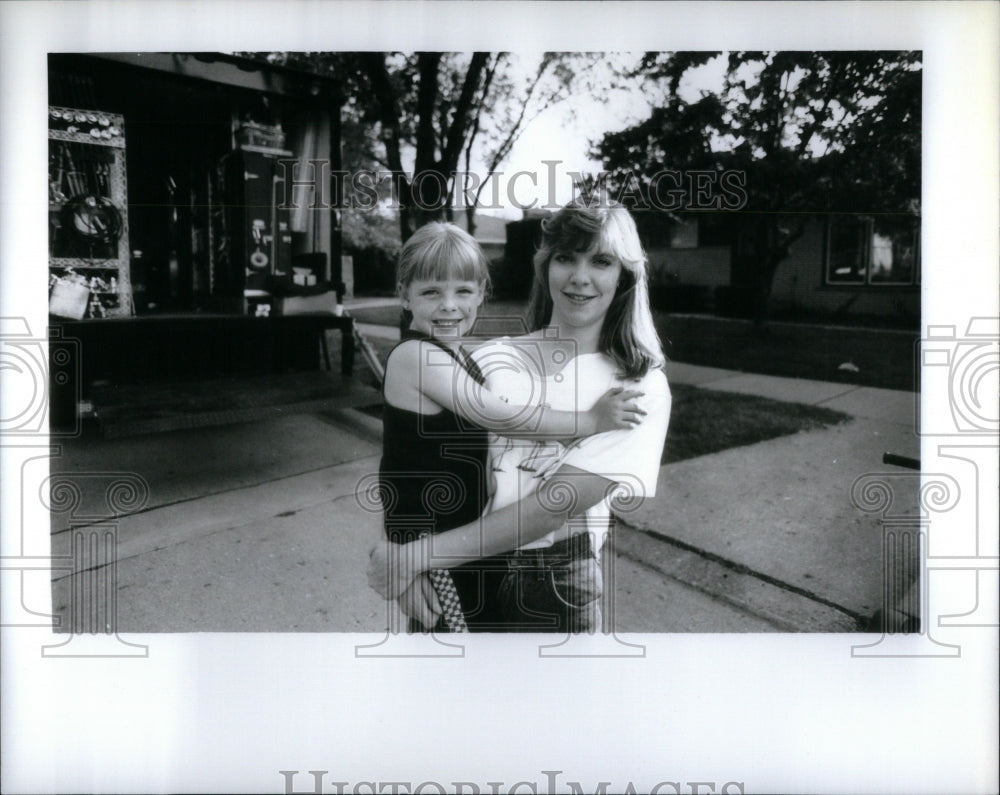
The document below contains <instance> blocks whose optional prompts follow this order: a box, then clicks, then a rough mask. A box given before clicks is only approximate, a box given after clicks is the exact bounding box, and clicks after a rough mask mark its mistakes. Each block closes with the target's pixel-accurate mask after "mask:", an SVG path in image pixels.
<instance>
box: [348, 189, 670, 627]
mask: <svg viewBox="0 0 1000 795" xmlns="http://www.w3.org/2000/svg"><path fill="white" fill-rule="evenodd" d="M534 265H535V280H534V283H533V285H532V297H531V301H530V304H529V324H530V325H531V327H532V328H533V329H534V331H532V332H531V333H529V334H527V335H525V336H524V337H520V338H516V339H509V340H500V341H497V342H495V343H491V344H490V345H488V346H486V347H484V348H483V349H482V350H480V351H479V352H477V355H476V359H477V361H478V362H479V363H480V367H481V369H482V370H483V373H484V375H485V377H486V379H487V386H488V387H489V388H490V389H491V390H493V391H496V392H497V393H498V394H500V395H501V396H505V397H507V398H508V399H509V400H511V402H517V403H521V402H531V401H530V400H522V398H524V396H525V392H526V391H527V392H532V394H533V395H537V394H538V391H539V390H541V391H543V392H544V398H543V399H544V400H545V402H547V403H548V404H549V405H551V406H552V407H553V408H557V409H563V410H567V411H579V410H586V409H587V408H588V407H589V406H590V405H592V404H593V403H594V402H595V401H596V400H597V399H598V398H599V397H600V396H601V395H602V394H604V393H605V392H606V391H607V389H608V388H610V387H627V388H628V389H631V390H635V391H638V392H641V393H643V397H641V398H639V399H638V401H637V402H638V404H639V406H640V407H641V408H642V409H643V411H645V414H646V416H645V418H644V420H643V423H642V425H641V426H640V427H641V431H640V430H616V431H610V432H606V433H601V434H597V435H594V436H591V437H588V438H586V439H583V440H579V441H577V442H574V443H572V444H570V445H560V444H558V443H554V442H544V441H538V442H531V443H528V444H518V443H513V442H509V441H507V440H503V439H499V438H498V439H496V440H495V444H494V445H493V449H492V451H491V455H492V469H493V472H494V475H495V481H496V484H495V490H494V495H493V498H492V501H491V505H490V507H489V509H488V511H487V513H486V514H485V515H484V516H483V517H481V519H479V520H478V521H476V522H473V523H470V524H467V525H463V526H462V527H459V528H456V529H453V530H449V531H447V532H444V533H440V534H437V535H435V536H433V537H430V536H428V537H425V538H422V539H419V540H417V541H413V542H411V543H409V544H405V545H398V546H395V547H390V545H388V544H386V543H384V542H382V543H380V544H378V545H376V547H375V548H374V549H373V550H372V555H371V560H370V563H369V567H368V577H369V584H370V585H371V586H372V587H373V588H375V590H377V591H378V592H379V593H381V594H382V595H383V596H384V597H386V598H397V597H398V596H400V595H401V594H402V595H403V599H402V600H401V604H404V609H407V610H410V609H424V607H426V608H428V609H430V610H436V609H438V607H437V605H435V604H433V594H431V595H430V596H429V599H428V604H426V605H422V604H421V599H420V594H425V595H426V594H427V590H426V589H421V590H419V592H418V584H419V580H418V581H417V583H414V578H416V577H418V576H419V575H420V574H421V573H422V572H425V571H428V570H430V569H432V568H451V567H454V566H458V565H461V564H463V563H467V562H469V561H472V560H475V559H479V558H486V557H490V556H494V555H498V554H501V553H505V552H511V551H512V550H513V552H512V553H511V554H510V555H508V556H507V562H508V571H507V573H506V575H505V576H504V577H503V582H502V583H501V584H500V585H499V587H498V589H497V590H498V592H497V593H496V595H495V598H496V599H497V600H498V603H499V605H500V613H501V616H502V619H501V626H498V627H497V628H498V629H505V630H508V631H547V632H566V631H572V632H592V631H595V630H596V629H597V628H598V627H599V626H600V610H599V603H600V600H599V597H600V594H601V587H602V586H601V576H600V567H599V564H598V559H599V558H598V556H599V554H600V549H601V546H602V544H603V542H604V539H605V537H606V535H607V531H608V528H609V526H610V521H611V518H610V517H611V504H610V498H611V497H612V495H613V494H614V493H615V492H616V490H618V489H619V487H620V486H624V487H625V489H626V491H627V492H628V493H629V494H630V495H633V496H636V497H646V496H652V494H653V493H654V492H655V488H656V479H657V475H658V472H659V464H660V456H661V454H662V450H663V442H664V439H665V436H666V430H667V423H668V419H669V414H670V392H669V389H668V387H667V381H666V377H665V376H664V374H663V369H662V368H663V361H664V359H663V353H662V350H661V347H660V343H659V340H658V338H657V336H656V331H655V328H654V326H653V321H652V316H651V313H650V309H649V291H648V286H647V277H646V269H645V254H644V253H643V251H642V246H641V244H640V242H639V237H638V234H637V231H636V228H635V222H634V221H633V220H632V217H631V216H630V215H629V213H628V211H627V210H625V209H624V208H623V207H620V206H618V205H614V204H608V203H606V202H605V203H599V202H589V203H588V202H583V201H580V202H575V203H573V204H571V205H569V206H567V207H565V208H563V209H562V210H560V211H559V212H558V213H556V215H554V216H553V217H552V218H550V219H548V221H547V222H546V223H545V224H544V226H543V240H542V245H541V247H540V248H539V250H538V252H537V254H536V255H535V259H534ZM411 583H412V584H413V585H414V587H413V588H411V587H410V586H411ZM488 596H490V597H492V596H493V594H489V595H488ZM415 605H416V607H414V606H415Z"/></svg>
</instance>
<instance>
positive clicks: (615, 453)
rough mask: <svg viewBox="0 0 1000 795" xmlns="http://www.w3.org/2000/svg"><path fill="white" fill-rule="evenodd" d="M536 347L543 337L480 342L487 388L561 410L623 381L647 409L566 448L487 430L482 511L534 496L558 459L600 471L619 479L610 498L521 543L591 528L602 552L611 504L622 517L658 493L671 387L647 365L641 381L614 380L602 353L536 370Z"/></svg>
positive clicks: (586, 405)
mask: <svg viewBox="0 0 1000 795" xmlns="http://www.w3.org/2000/svg"><path fill="white" fill-rule="evenodd" d="M536 343H537V344H536ZM541 346H544V341H543V342H541V343H538V341H533V340H530V339H515V340H511V339H508V338H503V339H500V340H495V341H493V342H491V343H488V344H487V345H485V346H483V347H481V348H479V349H478V350H477V351H476V352H475V354H474V355H473V357H474V358H475V359H476V361H477V362H478V363H479V365H480V367H481V368H482V370H483V374H484V376H485V378H486V386H487V388H488V389H489V390H490V392H492V393H493V394H495V395H497V396H499V397H501V398H503V399H504V400H506V401H508V402H509V403H511V404H513V405H526V406H528V405H533V406H537V405H538V404H539V403H543V404H545V405H547V406H549V407H551V408H553V409H558V410H563V411H587V410H589V409H590V408H592V407H593V405H594V404H595V403H596V402H597V400H598V399H599V398H600V397H601V396H602V395H603V394H604V393H605V392H607V391H608V390H609V389H611V388H612V387H621V386H623V387H625V388H627V389H634V390H636V391H639V392H643V393H644V394H643V396H642V397H641V398H637V402H638V404H639V406H640V407H641V408H642V409H643V410H644V411H646V412H647V413H646V416H645V417H644V418H643V421H642V423H641V424H640V425H638V426H637V427H635V428H632V429H629V430H618V431H608V432H605V433H600V434H595V435H593V436H588V437H584V438H581V439H578V440H576V441H575V442H573V443H572V444H570V445H568V446H567V445H563V444H560V443H559V442H553V441H527V440H518V439H508V438H506V437H502V436H496V435H495V434H491V435H490V456H489V464H490V469H491V471H492V476H493V479H494V489H493V495H492V498H491V500H490V504H489V507H488V508H487V512H490V511H495V510H499V509H500V508H503V507H505V506H507V505H510V504H512V503H515V502H517V501H519V500H521V499H522V498H524V497H526V496H528V495H530V494H532V493H533V492H534V491H535V490H536V489H537V487H538V485H539V483H540V481H541V480H542V479H543V478H544V477H545V476H546V475H549V474H552V473H553V472H555V470H556V469H558V468H559V467H560V466H561V465H563V464H566V465H569V466H572V467H576V468H577V469H581V470H584V471H586V472H591V473H594V474H597V475H601V476H602V477H604V478H607V479H608V480H610V481H614V482H615V483H618V484H621V485H620V487H619V489H618V490H617V492H618V493H617V495H615V496H614V498H613V500H612V498H610V497H608V498H605V499H604V500H603V501H602V502H600V503H598V504H597V505H594V506H590V507H588V508H587V509H586V510H582V508H583V506H578V509H581V510H578V511H577V512H575V515H574V516H573V518H572V519H570V521H569V522H567V523H566V524H564V525H563V526H562V527H560V528H559V529H558V530H556V531H555V532H552V533H549V534H548V535H545V536H543V537H542V538H539V539H537V540H536V541H533V542H529V543H525V544H523V545H522V546H521V547H520V548H522V549H532V548H536V547H546V546H551V545H552V544H554V543H556V542H558V541H562V540H564V539H565V538H568V537H569V536H571V535H576V534H577V533H584V532H589V533H590V535H591V543H592V545H593V549H594V550H595V551H599V550H600V549H601V547H602V546H603V544H604V539H605V537H606V536H607V533H608V530H609V528H610V523H611V521H612V520H611V502H612V501H613V502H614V504H615V513H617V514H619V515H625V516H627V511H628V510H629V509H630V508H634V507H637V506H638V504H639V503H640V502H641V500H642V498H644V497H651V496H653V495H654V494H655V493H656V481H657V476H658V474H659V470H660V457H661V456H662V453H663V444H664V440H665V439H666V435H667V424H668V422H669V419H670V404H671V399H670V388H669V387H668V385H667V379H666V376H665V375H664V373H663V370H662V369H654V370H650V371H649V372H648V373H646V375H645V376H643V377H642V378H640V379H630V380H623V379H621V378H619V377H618V376H617V375H616V372H617V369H618V367H617V365H616V364H615V362H614V361H613V360H612V359H611V358H610V357H608V356H606V355H605V354H603V353H589V354H583V355H581V356H576V357H572V358H569V359H568V360H567V361H566V362H565V365H564V366H562V367H561V369H559V370H558V371H557V372H556V371H555V370H556V368H553V367H550V368H549V369H550V374H549V375H541V374H540V373H539V372H538V368H537V367H536V366H532V365H531V364H530V360H531V359H536V360H537V357H538V356H539V355H543V356H544V355H545V354H546V353H547V351H546V350H545V349H544V348H543V347H541ZM540 347H541V349H540V350H539V348H540ZM562 496H566V497H569V496H570V495H568V494H563V495H562Z"/></svg>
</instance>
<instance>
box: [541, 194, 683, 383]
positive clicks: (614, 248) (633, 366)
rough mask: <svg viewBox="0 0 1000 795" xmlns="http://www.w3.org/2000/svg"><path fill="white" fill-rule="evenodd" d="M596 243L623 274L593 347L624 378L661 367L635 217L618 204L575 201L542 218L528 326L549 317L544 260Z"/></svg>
mask: <svg viewBox="0 0 1000 795" xmlns="http://www.w3.org/2000/svg"><path fill="white" fill-rule="evenodd" d="M593 248H596V249H597V250H598V251H600V252H601V253H604V254H610V255H612V256H614V257H615V258H617V259H618V261H619V262H621V264H622V275H621V279H620V281H619V283H618V287H617V289H616V290H615V296H614V298H613V299H612V300H611V305H610V306H609V307H608V312H607V314H606V315H605V316H604V324H603V325H602V326H601V334H600V338H599V340H598V347H599V349H600V351H601V353H604V354H607V355H608V356H610V357H611V358H612V359H614V361H615V363H616V364H617V365H618V368H619V371H620V375H621V376H622V377H623V378H641V377H642V376H644V375H645V374H646V373H647V372H648V371H649V370H650V369H651V368H654V367H662V366H663V363H664V360H665V357H664V355H663V348H662V346H661V345H660V338H659V336H658V335H657V333H656V327H655V326H654V325H653V316H652V313H651V312H650V309H649V278H648V276H647V274H646V253H645V252H644V251H643V250H642V243H641V242H640V241H639V233H638V231H637V230H636V227H635V221H634V220H632V216H631V215H630V214H629V212H628V210H626V209H625V208H624V207H622V206H621V205H619V204H616V203H614V202H609V201H607V200H603V201H596V200H595V201H591V202H587V201H584V200H577V201H574V202H571V203H570V204H568V205H567V206H565V207H563V208H562V209H561V210H559V211H558V212H557V213H556V214H555V215H553V216H552V217H551V218H548V219H546V220H545V221H544V222H543V223H542V243H541V246H540V247H539V249H538V251H537V252H536V253H535V257H534V265H535V279H534V282H533V283H532V285H531V298H530V300H529V302H528V317H527V321H528V325H529V327H530V328H531V330H532V331H534V330H537V329H540V328H542V327H543V326H546V325H548V324H549V323H551V322H552V296H551V295H550V294H549V262H550V261H551V259H552V255H553V254H554V253H555V252H557V251H567V252H570V251H571V252H578V251H590V250H591V249H593Z"/></svg>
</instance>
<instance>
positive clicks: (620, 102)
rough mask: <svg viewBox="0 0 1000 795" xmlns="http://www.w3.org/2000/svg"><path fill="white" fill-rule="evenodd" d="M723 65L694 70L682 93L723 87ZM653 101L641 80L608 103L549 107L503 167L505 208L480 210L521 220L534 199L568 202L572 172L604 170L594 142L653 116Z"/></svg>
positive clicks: (691, 95)
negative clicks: (593, 155)
mask: <svg viewBox="0 0 1000 795" xmlns="http://www.w3.org/2000/svg"><path fill="white" fill-rule="evenodd" d="M638 56H639V54H638V53H637V54H635V55H629V54H623V55H621V56H612V57H618V58H619V59H620V60H621V61H623V62H628V61H634V60H636V59H637V58H638ZM522 66H523V64H522ZM724 68H725V64H724V62H723V61H722V59H721V58H720V59H716V60H714V61H712V62H710V63H708V64H706V65H704V66H702V67H698V68H697V69H692V70H690V72H689V73H688V75H686V76H685V79H684V81H683V82H682V83H681V85H680V87H679V93H680V95H681V97H683V98H684V99H685V100H688V101H690V100H694V99H697V97H698V96H699V93H700V92H701V91H703V90H705V89H708V88H712V87H717V86H720V85H721V81H722V76H723V73H724ZM650 100H651V96H650V94H649V92H648V91H646V90H643V88H642V87H641V86H640V85H639V84H638V82H636V84H634V85H623V87H621V88H618V89H616V90H614V91H613V92H611V93H610V94H609V95H608V97H607V102H606V103H601V102H597V101H596V100H594V99H593V98H592V97H591V96H587V95H576V96H572V97H569V98H568V99H567V100H566V101H564V102H562V103H559V104H558V105H555V106H553V107H551V108H549V109H548V110H546V111H545V112H544V113H542V114H541V115H539V116H538V117H537V118H536V119H534V120H533V121H532V122H530V123H529V124H528V125H527V126H526V127H525V130H524V132H523V134H522V135H521V137H520V139H519V140H518V141H517V143H516V144H515V145H514V148H513V149H512V151H511V154H510V156H509V157H508V159H507V161H506V162H505V163H504V164H503V165H502V166H501V171H502V172H503V177H502V179H500V181H499V193H498V195H499V198H500V202H498V204H504V206H503V207H502V208H499V209H489V208H484V209H482V210H480V212H484V213H488V214H492V215H500V216H502V217H505V218H508V219H517V218H520V217H521V216H522V210H521V209H519V206H530V205H531V204H532V202H537V203H538V204H540V205H541V204H546V203H554V204H557V205H562V204H565V203H566V202H568V201H569V200H570V199H571V198H573V180H572V177H571V176H570V175H569V173H570V172H578V173H584V174H587V173H590V174H596V173H598V172H599V171H600V170H601V163H600V161H599V160H595V159H593V158H591V157H590V156H589V151H590V148H591V143H592V142H596V141H598V140H600V138H601V136H602V135H603V134H605V133H608V132H617V131H619V130H623V129H625V128H627V127H630V126H632V125H634V124H636V123H637V122H640V121H643V120H644V119H646V118H648V117H649V114H650V112H651V110H652V107H653V106H652V105H651V101H650ZM544 161H559V164H558V165H548V164H547V163H545V162H544ZM519 172H527V173H528V175H537V178H536V179H535V180H534V181H533V179H532V176H527V175H525V176H518V177H515V176H514V175H516V174H518V173H519ZM490 191H491V188H488V189H487V190H486V191H484V194H483V198H482V199H481V201H482V202H484V203H487V202H488V203H490V204H492V203H493V201H492V200H493V196H494V195H496V194H492V193H491V192H490ZM511 197H513V199H514V201H511ZM553 199H554V201H553Z"/></svg>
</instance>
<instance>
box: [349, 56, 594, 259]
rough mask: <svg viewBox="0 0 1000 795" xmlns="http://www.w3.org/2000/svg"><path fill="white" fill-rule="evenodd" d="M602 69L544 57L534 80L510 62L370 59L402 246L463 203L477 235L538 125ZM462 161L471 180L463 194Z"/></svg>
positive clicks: (366, 60) (366, 62)
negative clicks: (524, 138)
mask: <svg viewBox="0 0 1000 795" xmlns="http://www.w3.org/2000/svg"><path fill="white" fill-rule="evenodd" d="M594 60H595V56H593V55H588V54H585V53H544V54H543V56H542V57H541V59H540V61H539V63H538V66H537V68H535V69H534V70H533V71H531V70H523V69H519V68H517V67H518V65H517V64H516V59H515V58H513V57H512V56H511V54H510V53H504V52H499V53H483V52H475V53H472V54H471V55H470V54H463V53H433V52H419V53H413V54H409V55H401V54H398V53H365V54H362V55H361V56H360V63H361V64H362V69H363V72H364V74H365V76H366V78H367V85H368V89H369V90H370V92H371V94H372V96H373V97H374V98H375V104H374V107H373V109H372V111H371V113H370V114H369V117H370V118H371V119H372V120H374V121H377V123H378V124H379V125H380V128H381V138H382V142H383V144H384V147H385V157H386V163H387V165H388V167H389V170H390V171H391V172H392V174H393V187H394V191H395V192H396V198H397V200H398V202H399V204H400V226H401V232H402V235H403V239H404V240H405V239H406V237H408V236H409V234H410V233H411V232H412V231H413V229H415V228H416V227H417V226H420V225H421V224H422V223H426V222H427V221H430V220H439V219H442V218H445V219H448V220H451V213H452V210H453V204H452V202H451V198H452V197H454V196H456V195H458V194H459V193H461V194H462V197H463V202H462V203H463V204H464V205H465V208H466V214H467V220H468V229H469V232H470V233H473V232H474V231H475V208H476V206H477V205H478V204H479V200H480V197H481V195H482V192H483V190H484V188H485V186H486V185H487V184H488V181H489V179H490V177H491V176H492V175H494V174H495V173H496V171H497V169H498V168H499V167H500V165H501V164H502V163H503V162H504V161H505V160H506V158H507V157H508V156H509V155H510V152H511V149H512V148H513V146H514V144H515V143H516V142H517V140H518V138H519V137H520V135H521V133H522V132H523V131H524V129H525V127H526V126H527V125H528V124H529V123H530V122H531V121H532V120H533V119H534V118H536V117H537V116H538V115H539V114H540V113H542V112H543V111H545V110H546V109H547V108H549V107H551V106H552V105H554V104H556V103H558V102H560V101H561V100H563V99H565V98H566V97H568V96H569V95H570V94H571V93H572V92H573V91H574V87H575V85H576V84H577V83H580V84H584V83H586V82H587V81H588V80H591V79H592V76H591V73H590V70H588V68H587V66H588V64H589V63H591V62H593V61H594ZM477 145H478V147H479V149H481V150H482V151H477ZM404 151H412V152H413V169H412V172H407V171H406V170H405V169H404V165H403V160H404V158H403V153H404ZM476 154H479V155H480V157H481V159H482V162H483V163H484V164H485V170H484V171H483V172H481V173H480V172H475V171H474V166H475V161H474V157H475V156H476ZM463 155H464V165H465V171H464V173H465V174H468V175H470V176H471V177H472V179H471V181H470V183H465V182H463V183H462V184H456V182H457V179H460V178H462V177H460V176H459V175H460V174H461V173H462V172H460V171H459V170H458V165H459V160H460V157H462V156H463ZM411 174H412V178H411ZM470 198H471V201H468V199H470Z"/></svg>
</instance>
